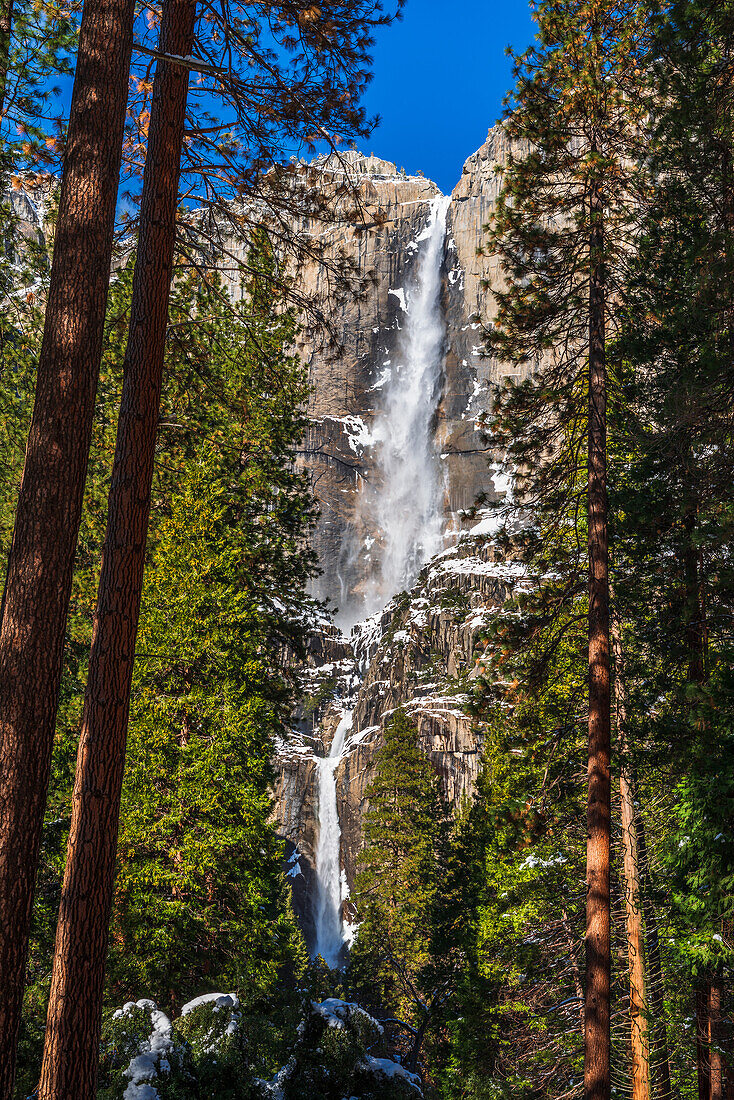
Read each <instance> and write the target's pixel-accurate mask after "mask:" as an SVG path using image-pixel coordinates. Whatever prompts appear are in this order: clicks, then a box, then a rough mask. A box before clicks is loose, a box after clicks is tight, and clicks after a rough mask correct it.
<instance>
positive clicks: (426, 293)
mask: <svg viewBox="0 0 734 1100" xmlns="http://www.w3.org/2000/svg"><path fill="white" fill-rule="evenodd" d="M449 202H450V199H449V197H448V196H445V195H440V194H439V195H437V196H436V197H435V198H433V199H432V200H431V202H430V207H429V214H428V219H427V222H426V225H425V228H424V229H423V231H422V233H421V234H420V236H419V237H418V238H417V241H416V245H417V247H418V248H419V249H420V251H419V254H418V257H417V260H416V263H415V267H414V270H413V274H412V278H411V280H410V283H409V285H408V287H407V288H406V290H405V291H404V292H401V302H402V303H403V305H404V310H403V312H404V316H403V324H402V328H401V334H400V339H399V344H398V347H399V361H398V362H397V363H396V364H395V366H394V368H393V369H392V371H391V373H390V377H389V381H388V382H387V384H386V386H385V390H384V393H383V398H382V403H381V407H380V409H379V410H378V413H377V415H376V417H375V421H374V425H373V430H372V445H373V447H374V450H375V461H376V468H377V472H378V479H377V483H376V485H375V486H370V485H368V484H367V483H365V484H364V491H363V494H362V496H361V499H360V500H359V502H358V505H357V512H358V513H360V512H361V513H362V515H363V517H366V518H368V519H369V521H370V524H371V527H372V529H373V530H374V531H375V532H376V534H377V537H376V539H375V540H374V544H372V545H371V546H370V547H369V560H368V563H367V570H366V572H367V577H366V582H365V585H364V587H363V590H362V591H361V592H360V594H359V601H358V603H357V604H356V605H355V606H352V607H351V608H350V609H348V611H347V613H346V614H343V615H342V616H341V621H340V625H341V627H342V629H343V630H349V629H351V631H352V635H353V637H354V636H356V635H358V634H359V633H360V627H361V624H362V623H363V622H365V621H366V620H369V619H370V618H371V617H372V616H374V615H376V614H378V613H379V612H381V611H382V609H383V608H384V607H385V606H386V605H387V604H388V603H389V601H390V600H391V599H392V597H393V596H395V595H396V594H397V593H398V592H399V591H401V590H403V589H406V588H409V587H410V586H411V585H412V584H413V582H414V581H415V579H416V577H417V575H418V573H419V571H420V569H421V568H422V566H423V565H424V564H425V563H426V562H427V561H428V560H429V559H430V558H432V557H433V556H434V555H435V554H436V553H437V552H438V551H439V550H441V549H442V546H443V541H444V531H443V527H444V514H443V487H442V475H441V468H440V461H439V456H438V453H437V449H436V447H435V442H434V425H435V416H436V409H437V406H438V402H439V399H440V391H441V379H442V373H443V357H444V341H445V324H444V318H443V315H442V309H441V271H442V266H443V261H444V248H445V239H446V217H447V211H448V207H449ZM358 526H359V525H357V527H358ZM360 549H361V548H360ZM351 552H352V553H353V554H355V555H356V554H358V553H359V549H357V548H354V547H353V548H352V550H351ZM352 713H353V712H352V710H346V711H345V712H344V713H343V716H342V718H341V720H340V722H339V725H338V726H337V729H336V732H335V734H334V739H333V741H332V744H331V749H330V752H329V755H328V756H326V757H321V758H317V767H318V823H319V834H318V842H317V847H316V853H315V855H316V899H315V907H314V925H315V942H314V947H313V951H312V954H313V956H314V957H316V956H318V955H321V956H322V958H323V959H324V961H325V962H326V963H327V965H329V966H330V967H336V966H338V965H339V964H340V962H341V961H342V960H343V954H344V948H345V943H346V937H345V926H344V922H343V916H342V904H343V897H342V873H341V828H340V822H339V815H338V807H337V795H336V770H337V768H338V766H339V763H340V761H341V759H342V756H343V753H344V747H345V741H346V736H347V733H348V732H349V729H350V727H351V722H352Z"/></svg>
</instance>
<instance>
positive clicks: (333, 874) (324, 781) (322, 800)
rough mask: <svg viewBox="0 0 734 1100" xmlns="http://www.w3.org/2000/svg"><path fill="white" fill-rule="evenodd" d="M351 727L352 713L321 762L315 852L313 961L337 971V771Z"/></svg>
mask: <svg viewBox="0 0 734 1100" xmlns="http://www.w3.org/2000/svg"><path fill="white" fill-rule="evenodd" d="M351 724H352V711H351V710H347V711H345V712H344V714H343V715H342V718H341V720H340V722H339V725H338V726H337V727H336V730H335V731H334V739H333V741H332V742H331V749H330V750H329V755H328V756H323V757H321V758H320V759H318V776H319V840H318V846H317V848H316V883H317V889H316V920H315V924H316V944H315V947H314V952H313V953H314V957H315V956H317V955H321V957H322V958H323V960H324V962H325V963H326V964H327V965H328V966H330V967H332V968H333V967H336V966H338V964H339V961H340V955H341V953H342V950H343V947H344V934H343V921H342V884H341V860H340V845H341V830H340V828H339V814H338V811H337V805H336V769H337V768H338V767H339V763H340V761H341V758H342V753H343V751H344V743H345V741H346V736H347V733H348V732H349V728H350V726H351Z"/></svg>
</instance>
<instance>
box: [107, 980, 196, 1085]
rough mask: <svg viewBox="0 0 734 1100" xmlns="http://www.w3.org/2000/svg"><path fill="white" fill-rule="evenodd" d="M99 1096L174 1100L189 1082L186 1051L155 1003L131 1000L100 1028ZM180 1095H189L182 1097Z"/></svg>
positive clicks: (169, 1022)
mask: <svg viewBox="0 0 734 1100" xmlns="http://www.w3.org/2000/svg"><path fill="white" fill-rule="evenodd" d="M100 1053H101V1066H100V1069H101V1074H100V1084H101V1086H102V1087H101V1089H100V1092H99V1096H100V1097H104V1098H105V1100H174V1097H175V1096H176V1091H177V1086H178V1085H179V1084H180V1085H181V1086H182V1087H186V1086H187V1084H188V1082H190V1081H191V1076H190V1073H189V1070H188V1066H187V1061H188V1059H187V1053H188V1052H187V1051H186V1050H185V1049H182V1048H181V1047H177V1046H176V1044H175V1042H174V1037H173V1028H172V1025H171V1021H170V1020H169V1019H168V1017H167V1016H166V1014H165V1013H164V1012H161V1011H160V1010H159V1008H158V1007H157V1005H156V1004H155V1002H154V1001H150V1000H145V999H144V1000H140V1001H128V1003H127V1004H125V1005H123V1007H122V1008H118V1009H117V1011H116V1012H114V1013H113V1014H112V1017H111V1018H110V1019H109V1020H107V1021H106V1022H105V1025H104V1027H103V1029H102V1045H101V1051H100ZM178 1095H179V1096H183V1095H185V1093H182V1092H180V1091H179V1092H178Z"/></svg>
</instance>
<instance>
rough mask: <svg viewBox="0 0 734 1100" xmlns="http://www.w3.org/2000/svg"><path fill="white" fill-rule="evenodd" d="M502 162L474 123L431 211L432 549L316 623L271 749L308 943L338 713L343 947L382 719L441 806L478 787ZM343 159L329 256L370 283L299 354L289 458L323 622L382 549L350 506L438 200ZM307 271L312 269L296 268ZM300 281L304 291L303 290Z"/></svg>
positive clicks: (512, 580) (494, 580)
mask: <svg viewBox="0 0 734 1100" xmlns="http://www.w3.org/2000/svg"><path fill="white" fill-rule="evenodd" d="M507 154H508V146H507V142H506V139H505V137H504V135H503V134H502V133H501V131H499V130H497V129H493V130H490V132H489V135H488V138H487V141H486V142H485V144H484V145H483V146H482V147H481V148H480V149H479V150H478V151H477V152H476V153H475V154H474V155H473V156H471V157H470V158H469V159H468V160H467V162H466V164H465V166H464V170H463V172H462V176H461V179H460V180H459V182H458V183H457V185H456V187H455V188H454V191H453V192H452V194H451V197H450V202H449V203H448V209H447V212H446V231H445V237H444V239H443V245H442V250H441V254H440V257H439V262H440V302H439V307H438V308H439V309H440V313H441V319H442V324H443V326H444V339H443V350H442V356H441V371H440V384H439V387H438V388H439V391H440V392H437V393H436V395H435V407H434V411H433V418H432V421H431V423H430V426H429V431H430V433H431V434H432V446H433V447H434V448H435V453H436V455H437V457H438V460H439V462H440V493H441V496H442V500H441V501H440V511H441V512H442V514H443V545H444V549H443V551H442V552H440V553H439V554H438V555H437V556H435V557H434V558H433V559H432V560H430V561H429V562H428V563H427V564H425V566H424V567H423V569H422V570H421V571H420V572H419V574H418V575H417V576H412V577H410V583H409V584H408V585H407V588H408V591H405V592H403V593H400V594H397V595H395V597H394V598H393V599H391V600H390V601H389V602H388V603H387V606H385V607H384V609H382V610H380V611H378V612H377V613H376V614H373V615H372V616H371V617H369V618H368V619H366V620H364V621H361V622H358V623H357V625H356V626H355V627H354V628H353V629H352V630H351V633H350V632H349V631H348V629H347V630H346V632H345V633H341V632H340V631H339V629H337V628H336V627H335V626H334V624H333V622H329V623H327V622H325V623H323V624H322V625H321V628H320V629H319V631H318V632H317V634H316V636H315V640H314V644H313V651H312V654H311V657H310V659H309V664H308V667H307V668H306V669H305V670H304V672H303V684H304V690H305V693H306V699H307V702H306V706H305V708H304V710H303V712H302V713H300V714H299V715H298V716H297V720H296V721H295V722H294V731H293V736H292V738H291V740H290V741H289V742H288V743H287V744H284V745H282V746H281V747H280V751H279V757H278V766H279V779H278V784H277V790H276V799H277V818H278V821H279V824H280V827H281V830H282V832H283V834H284V835H285V836H286V837H287V839H288V841H289V843H290V847H289V852H290V853H291V854H290V855H289V875H290V878H291V880H292V882H293V886H294V899H295V904H296V909H297V912H298V913H299V915H300V916H301V919H302V922H303V925H304V928H305V930H306V932H307V935H308V937H309V939H310V940H311V943H312V946H313V945H315V946H316V948H317V949H318V946H319V942H318V941H319V930H318V927H317V925H318V923H319V917H318V914H317V908H318V898H319V894H320V892H321V894H323V892H324V890H325V889H326V887H325V886H324V883H323V876H322V874H321V871H320V869H319V867H318V866H317V864H318V857H317V845H318V839H319V829H320V825H319V802H320V799H323V798H324V790H325V788H324V787H323V783H324V779H323V775H322V768H321V766H320V764H319V759H320V758H322V757H324V756H328V754H329V751H330V748H331V745H332V739H333V738H334V736H335V731H336V730H337V727H338V726H339V723H340V722H341V721H342V720H345V719H344V716H345V715H346V716H347V718H346V720H347V721H348V722H349V728H348V732H347V734H346V740H345V744H344V747H343V749H342V750H341V751H340V754H339V762H338V765H337V767H336V768H335V772H334V781H335V784H336V797H337V808H338V816H339V825H340V829H341V836H340V838H338V839H337V842H336V853H335V855H334V856H333V858H336V859H337V860H338V865H339V868H340V870H341V891H340V895H339V897H338V898H336V899H335V902H334V903H335V904H336V905H338V906H340V908H341V910H342V913H343V915H344V918H345V920H346V921H347V924H346V930H345V938H346V939H347V940H348V932H349V925H348V919H349V916H350V908H349V903H348V901H347V899H348V896H349V888H350V886H351V885H352V884H353V881H354V876H355V873H356V867H357V860H358V854H359V850H360V847H361V844H362V832H363V822H364V815H365V813H366V811H367V809H368V803H367V800H366V797H365V792H366V790H367V788H368V786H369V782H370V779H371V776H372V774H373V769H374V759H375V755H376V753H377V751H378V749H379V747H380V744H381V740H382V730H383V728H384V724H385V722H386V720H388V719H389V717H390V715H391V713H392V712H393V710H394V709H395V708H396V707H398V706H404V707H405V708H406V710H407V711H408V713H409V714H410V715H411V717H412V718H413V721H414V722H415V725H416V729H417V737H418V743H419V745H420V747H421V748H422V749H423V751H424V752H425V753H426V755H427V757H428V758H429V759H430V761H431V762H432V764H433V766H434V767H435V769H436V771H437V773H438V775H439V776H440V779H441V782H442V784H443V787H444V790H445V792H446V794H447V796H448V798H449V799H450V800H451V801H452V802H454V803H456V802H458V801H459V800H460V798H461V797H462V796H463V795H465V794H467V795H469V796H470V795H471V793H472V790H473V786H474V783H475V781H476V777H477V772H478V767H479V753H480V748H481V740H482V732H481V728H479V727H478V726H477V724H476V722H475V721H474V720H473V719H472V717H471V716H470V713H469V709H470V708H469V702H470V692H471V681H472V678H473V677H474V676H475V675H476V667H477V665H476V662H477V660H478V659H479V660H480V659H481V658H477V657H476V655H475V644H476V640H477V635H478V632H479V631H480V629H481V627H482V625H483V624H484V623H485V622H486V619H487V617H488V616H489V615H491V614H492V613H493V611H494V610H496V608H497V607H498V606H499V605H500V604H501V603H502V601H503V599H504V598H505V597H506V596H507V595H508V594H509V593H510V591H511V590H512V589H513V587H514V586H516V585H517V584H518V583H523V579H522V577H521V575H520V573H519V572H518V567H517V565H516V564H514V563H511V562H504V561H502V560H500V559H499V558H498V554H497V550H496V548H495V547H494V545H493V542H492V537H491V536H492V531H493V530H494V527H495V523H494V521H493V520H492V519H491V518H490V517H489V516H487V515H483V513H482V512H481V511H480V513H479V514H478V515H476V514H475V515H473V516H472V517H471V518H470V517H469V516H467V515H466V512H467V510H468V509H471V508H473V506H474V505H475V503H476V501H477V498H478V497H479V496H480V494H483V495H484V496H485V497H486V498H488V499H489V500H495V501H496V500H498V499H501V498H502V497H503V495H504V493H505V492H506V491H507V489H508V479H507V478H506V476H505V475H504V473H503V471H502V470H501V469H500V467H499V465H498V463H497V462H493V461H492V459H493V457H495V456H492V455H491V454H489V453H488V451H487V449H486V445H485V443H484V442H483V438H482V434H481V417H482V414H483V413H484V412H485V411H486V410H487V408H488V407H489V402H490V398H491V393H492V388H493V385H494V384H496V383H497V382H498V381H499V378H500V373H499V369H498V367H497V365H496V364H494V363H493V362H492V361H491V360H489V359H487V358H485V357H483V355H482V352H481V328H482V326H483V325H485V324H487V323H490V322H491V319H492V311H493V298H492V294H491V290H490V287H492V286H495V287H496V286H498V285H499V279H500V274H499V271H498V269H497V267H496V264H495V261H493V260H491V259H489V258H488V257H486V256H485V255H483V254H482V251H481V246H482V243H483V241H484V239H485V226H486V225H487V223H488V222H489V220H490V218H491V214H492V210H493V206H494V203H495V202H496V199H497V194H498V190H499V179H498V175H497V167H498V166H500V165H501V164H502V163H503V162H504V161H505V160H506V158H507ZM350 158H351V164H350V169H351V171H352V172H353V173H354V174H355V175H356V177H357V178H358V180H359V186H360V196H361V199H362V202H363V204H364V209H365V211H366V213H367V217H366V222H367V228H364V229H361V230H359V231H358V230H357V229H356V228H355V227H354V226H345V227H344V228H343V229H340V230H335V229H330V230H329V232H331V233H333V234H334V247H335V248H336V247H340V246H345V247H347V248H352V249H353V250H354V253H353V255H354V257H355V258H356V260H357V262H358V266H359V271H360V274H362V275H363V276H369V275H370V274H373V276H374V278H373V281H372V283H371V286H370V287H369V289H368V291H367V293H366V294H365V296H364V297H363V298H362V300H360V301H358V302H354V303H353V304H351V305H350V306H349V307H348V308H346V309H345V310H344V311H343V313H342V314H341V315H340V317H339V328H340V333H341V343H342V348H341V349H340V351H339V353H338V354H337V355H331V356H329V355H327V354H326V353H324V352H321V351H317V350H314V349H312V348H310V347H309V346H308V345H307V344H304V345H303V346H302V347H301V353H302V354H303V355H304V358H305V359H306V361H307V362H308V364H309V377H310V382H311V386H312V396H311V400H310V405H309V410H308V412H309V429H308V434H307V437H306V439H305V441H304V446H303V454H302V456H301V460H302V462H303V464H304V466H305V467H306V468H307V469H308V470H309V471H310V472H311V475H312V480H313V485H314V490H315V493H316V496H317V497H318V500H319V502H320V504H321V510H322V514H321V520H320V523H319V527H318V530H317V532H316V548H317V550H318V553H319V559H320V562H321V565H322V569H323V573H322V576H321V578H320V580H319V583H318V586H317V595H318V596H319V597H320V598H322V599H326V598H328V600H329V601H331V604H332V606H335V607H336V608H339V609H340V611H341V616H340V614H339V613H337V615H336V621H337V622H340V623H341V624H342V626H343V625H344V621H345V616H344V609H345V607H348V606H349V605H350V604H351V603H353V602H354V599H355V594H358V593H359V590H360V585H362V584H363V583H364V579H365V571H366V570H369V568H370V565H371V563H370V554H374V553H379V548H380V545H381V532H379V531H377V530H370V529H369V521H365V515H364V509H362V508H361V507H360V501H361V500H362V499H363V495H364V493H365V486H366V485H367V486H369V485H370V484H371V483H373V482H374V481H375V479H379V478H380V476H384V472H381V464H380V455H379V446H381V445H383V446H384V443H382V444H380V442H379V440H380V438H381V436H380V432H379V431H377V432H376V431H375V426H376V424H377V423H378V422H379V418H380V417H381V415H383V413H382V411H381V410H382V409H383V408H384V394H385V388H386V387H389V386H390V385H392V384H394V371H395V369H396V367H395V364H396V362H397V361H399V360H400V356H401V355H402V356H403V358H404V354H405V348H404V346H403V345H404V330H405V328H406V325H407V320H408V318H407V312H408V310H409V309H410V308H411V307H410V303H409V301H406V288H410V287H411V284H412V281H413V280H414V277H415V274H416V265H419V264H420V263H421V256H422V255H424V253H425V248H426V244H425V243H423V242H425V241H426V237H427V234H428V229H429V222H430V219H431V216H432V209H433V207H432V201H433V202H435V200H436V196H437V195H438V189H437V188H436V187H435V185H434V184H432V183H430V182H429V181H428V180H425V179H423V178H422V177H415V176H406V175H404V174H403V173H401V172H398V171H397V170H396V168H395V166H394V165H393V164H390V163H389V162H386V161H382V160H379V159H377V158H375V157H361V156H360V155H359V154H350ZM307 277H309V276H308V273H307ZM311 277H313V278H316V277H317V276H316V275H315V273H313V272H312V273H311ZM314 289H317V286H316V285H315V284H312V285H311V286H310V287H309V290H311V291H313V290H314ZM401 341H403V344H402V345H401ZM397 369H398V370H400V369H401V367H400V366H398V368H397ZM502 373H503V374H506V373H507V372H506V370H504V369H503V371H502ZM383 438H384V436H383ZM406 460H407V456H406ZM417 476H418V477H420V476H421V474H420V471H418V474H417ZM425 476H428V474H427V472H426V474H425ZM394 521H395V522H396V523H399V522H400V521H401V517H400V516H395V518H394ZM355 545H357V546H358V547H359V548H360V552H359V553H358V554H355V553H354V546H355ZM373 546H374V550H371V549H370V548H371V547H373ZM354 617H355V616H352V619H351V620H348V625H351V621H353V619H354ZM322 858H323V856H322Z"/></svg>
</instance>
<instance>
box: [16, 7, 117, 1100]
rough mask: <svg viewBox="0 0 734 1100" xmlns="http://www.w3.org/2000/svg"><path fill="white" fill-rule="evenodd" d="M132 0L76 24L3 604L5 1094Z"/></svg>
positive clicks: (96, 336)
mask: <svg viewBox="0 0 734 1100" xmlns="http://www.w3.org/2000/svg"><path fill="white" fill-rule="evenodd" d="M132 24H133V4H132V3H131V2H130V0H88V2H87V3H86V4H85V7H84V13H83V16H82V26H81V30H80V37H79V53H78V60H77V69H76V76H75V80H74V92H73V96H72V104H71V113H70V121H69V135H68V141H67V146H66V155H65V161H64V174H63V178H62V184H61V196H60V200H59V213H58V220H57V226H56V239H55V245H54V260H53V264H52V269H51V283H50V288H49V296H48V302H47V305H46V315H45V328H44V338H43V345H42V348H41V355H40V360H39V365H38V376H37V383H36V399H35V405H34V410H33V417H32V420H31V426H30V432H29V436H28V445H27V448H26V457H25V465H24V470H23V478H22V482H21V487H20V495H19V498H18V505H17V509H16V513H15V526H14V532H13V540H12V545H11V548H10V555H9V560H8V569H7V575H6V579H5V589H4V592H3V598H2V607H1V609H0V618H1V622H0V765H1V766H0V773H1V774H0V974H2V979H1V980H2V998H0V1096H2V1097H3V1100H7V1098H9V1097H10V1094H11V1090H12V1082H13V1074H14V1066H15V1047H16V1043H17V1037H18V1026H19V1019H20V1006H21V1000H22V995H23V981H24V972H25V959H26V951H27V944H28V928H29V923H30V918H31V908H32V901H33V884H34V879H35V874H36V867H37V863H38V850H39V844H40V838H41V827H42V822H43V813H44V808H45V803H46V792H47V787H48V778H49V770H50V763H51V749H52V743H53V734H54V725H55V720H56V710H57V706H58V693H59V683H60V678H61V667H62V660H63V644H64V631H65V625H66V616H67V610H68V600H69V591H70V588H71V581H72V567H73V560H74V551H75V547H76V540H77V533H78V530H79V523H80V518H81V508H82V496H83V492H84V481H85V475H86V467H87V459H88V453H89V443H90V434H91V426H92V414H93V409H94V397H95V390H96V385H97V375H98V371H99V356H100V351H101V343H102V336H103V327H104V316H105V304H106V300H107V288H108V283H109V272H110V258H111V252H112V231H113V226H114V216H115V206H116V201H117V186H118V181H119V173H120V158H121V155H122V132H123V125H124V118H125V103H126V98H127V80H128V70H129V62H130V52H131V49H132V29H133V28H132Z"/></svg>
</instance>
